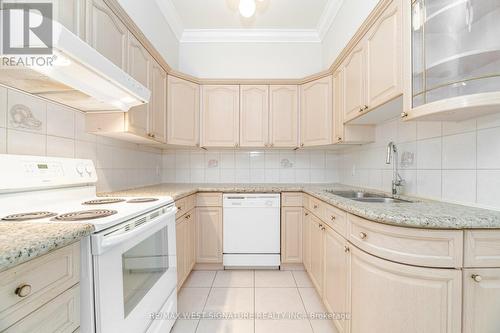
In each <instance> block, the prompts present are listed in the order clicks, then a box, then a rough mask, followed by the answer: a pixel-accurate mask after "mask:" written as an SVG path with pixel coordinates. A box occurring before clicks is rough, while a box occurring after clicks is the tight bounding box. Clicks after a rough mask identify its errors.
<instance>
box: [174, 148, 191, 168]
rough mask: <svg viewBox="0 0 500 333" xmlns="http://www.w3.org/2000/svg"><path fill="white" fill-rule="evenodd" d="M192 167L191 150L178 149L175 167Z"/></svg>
mask: <svg viewBox="0 0 500 333" xmlns="http://www.w3.org/2000/svg"><path fill="white" fill-rule="evenodd" d="M190 167H191V163H190V152H189V151H185V150H179V151H177V152H176V153H175V168H176V169H189V168H190Z"/></svg>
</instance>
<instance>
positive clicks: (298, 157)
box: [163, 150, 339, 183]
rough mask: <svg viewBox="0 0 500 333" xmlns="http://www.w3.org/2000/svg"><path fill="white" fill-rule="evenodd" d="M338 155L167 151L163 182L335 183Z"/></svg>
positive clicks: (164, 156) (328, 153) (320, 153)
mask: <svg viewBox="0 0 500 333" xmlns="http://www.w3.org/2000/svg"><path fill="white" fill-rule="evenodd" d="M337 170H338V156H337V155H336V154H334V153H333V152H327V151H316V150H314V151H298V152H295V151H290V150H283V151H277V150H272V151H270V150H268V151H259V150H256V151H241V150H237V151H233V150H221V151H207V152H204V151H199V150H196V151H183V150H178V151H167V152H165V153H164V154H163V182H168V183H171V182H177V183H333V182H338V180H339V176H338V174H337Z"/></svg>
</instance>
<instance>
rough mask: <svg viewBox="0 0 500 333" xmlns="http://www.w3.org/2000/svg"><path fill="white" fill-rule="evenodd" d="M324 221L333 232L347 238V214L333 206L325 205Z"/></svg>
mask: <svg viewBox="0 0 500 333" xmlns="http://www.w3.org/2000/svg"><path fill="white" fill-rule="evenodd" d="M323 214H324V221H325V222H326V224H328V225H329V226H330V227H331V228H332V229H333V230H335V231H336V232H337V233H339V234H340V235H342V236H343V237H346V238H347V213H346V212H345V211H343V210H341V209H338V208H336V207H333V206H331V205H327V204H325V205H324V209H323Z"/></svg>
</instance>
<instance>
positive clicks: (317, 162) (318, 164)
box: [310, 152, 326, 169]
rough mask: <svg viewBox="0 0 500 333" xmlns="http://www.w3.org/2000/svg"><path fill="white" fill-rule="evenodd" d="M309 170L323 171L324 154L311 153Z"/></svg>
mask: <svg viewBox="0 0 500 333" xmlns="http://www.w3.org/2000/svg"><path fill="white" fill-rule="evenodd" d="M310 156H311V169H324V168H325V167H326V156H325V153H324V152H311V155H310Z"/></svg>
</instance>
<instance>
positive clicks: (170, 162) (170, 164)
mask: <svg viewBox="0 0 500 333" xmlns="http://www.w3.org/2000/svg"><path fill="white" fill-rule="evenodd" d="M162 159H163V162H162V163H163V168H165V169H175V152H165V153H164V154H163V156H162Z"/></svg>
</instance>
